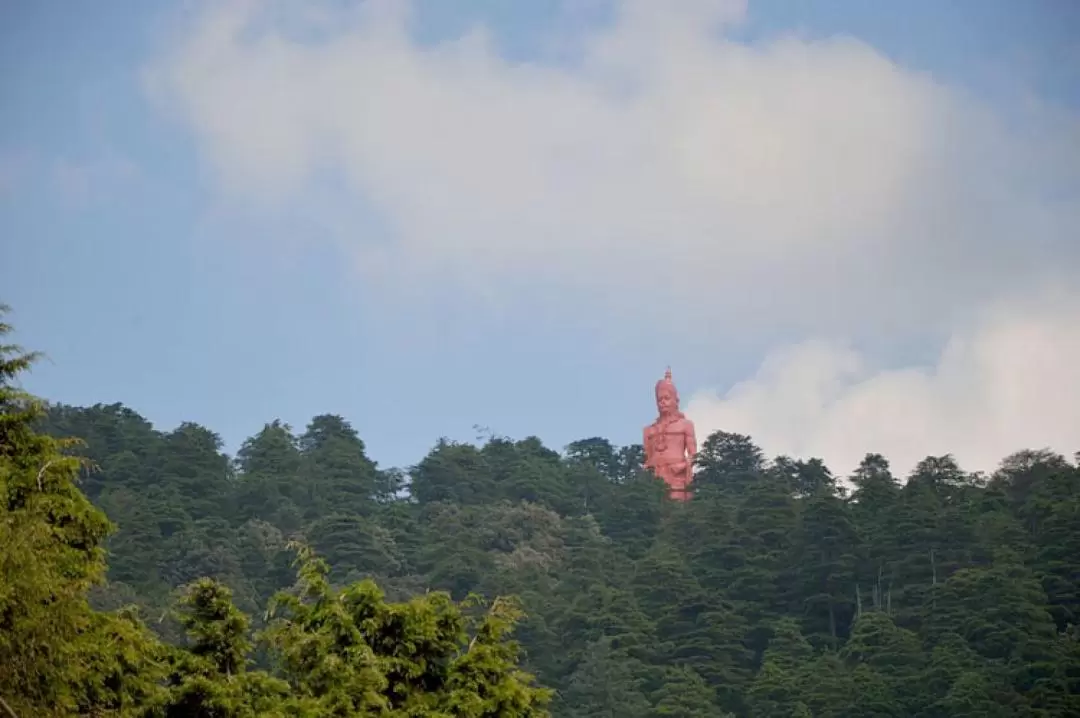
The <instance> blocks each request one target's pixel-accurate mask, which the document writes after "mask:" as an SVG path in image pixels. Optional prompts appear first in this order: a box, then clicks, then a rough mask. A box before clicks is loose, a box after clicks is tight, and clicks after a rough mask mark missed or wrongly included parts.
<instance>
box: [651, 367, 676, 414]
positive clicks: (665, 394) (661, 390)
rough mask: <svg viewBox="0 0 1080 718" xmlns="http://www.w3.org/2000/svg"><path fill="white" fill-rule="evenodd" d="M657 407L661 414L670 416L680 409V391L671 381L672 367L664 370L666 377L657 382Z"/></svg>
mask: <svg viewBox="0 0 1080 718" xmlns="http://www.w3.org/2000/svg"><path fill="white" fill-rule="evenodd" d="M656 408H657V410H659V412H660V415H661V416H670V415H671V414H673V413H675V412H677V411H678V410H679V391H678V390H677V389H676V388H675V383H674V382H673V381H671V367H668V369H667V371H666V372H664V378H663V379H661V380H660V381H658V382H656Z"/></svg>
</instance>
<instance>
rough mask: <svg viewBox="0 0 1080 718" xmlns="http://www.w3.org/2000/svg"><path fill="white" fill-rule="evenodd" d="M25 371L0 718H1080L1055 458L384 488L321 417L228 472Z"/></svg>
mask: <svg viewBox="0 0 1080 718" xmlns="http://www.w3.org/2000/svg"><path fill="white" fill-rule="evenodd" d="M24 357H25V355H22V354H19V353H18V352H16V351H15V350H14V349H13V348H11V347H8V348H6V354H5V356H4V357H3V360H4V364H3V369H4V370H3V379H4V381H5V383H4V388H3V391H4V393H3V395H2V398H0V409H2V412H3V414H2V423H0V450H2V451H0V462H2V463H0V490H3V491H4V493H5V494H6V496H7V501H6V507H5V508H4V511H5V513H4V515H3V519H4V522H5V523H2V524H0V532H3V534H2V535H0V541H3V542H4V543H3V545H4V546H5V551H8V549H7V547H8V546H9V545H10V546H15V547H16V548H15V549H13V550H11V551H8V554H7V556H5V559H4V566H3V572H2V574H0V576H2V577H3V579H4V581H5V583H6V585H3V586H0V662H4V663H5V664H6V668H5V669H0V670H6V671H7V673H5V674H4V675H3V676H0V697H2V698H5V699H7V702H8V703H9V704H11V705H12V706H16V710H17V706H26V707H27V708H26V711H27V712H26V713H25V715H31V714H33V715H78V714H81V715H162V716H165V715H168V716H188V715H192V716H233V715H236V716H241V715H252V716H254V715H297V716H301V715H310V716H323V715H325V716H331V715H333V716H351V715H356V716H361V715H363V716H367V715H372V716H374V715H386V716H395V715H402V716H404V715H433V716H440V715H445V716H519V715H520V716H527V715H546V714H547V712H549V711H550V714H551V715H554V716H559V717H565V718H600V717H605V718H646V717H653V716H673V717H683V718H698V717H700V718H704V717H706V716H748V717H753V718H774V717H780V716H785V717H786V716H814V717H825V716H830V717H837V718H839V717H840V716H844V717H846V718H852V717H856V716H896V717H903V716H920V717H927V718H931V717H933V718H938V717H940V718H946V717H950V718H960V717H970V718H975V717H980V718H981V717H994V716H1046V717H1047V718H1049V717H1050V716H1070V715H1071V716H1075V715H1080V628H1078V624H1080V469H1078V468H1077V467H1076V466H1075V465H1074V463H1071V462H1070V461H1069V460H1067V459H1066V458H1065V457H1063V456H1060V455H1057V454H1055V453H1052V452H1050V451H1046V450H1024V451H1019V452H1016V453H1012V454H1011V455H1008V456H1007V457H1006V458H1004V459H1003V461H1002V462H1001V464H1000V468H999V469H998V470H997V471H996V472H995V473H994V474H993V475H990V476H986V475H981V474H973V473H968V472H966V471H964V470H963V469H962V468H961V467H960V466H958V465H957V463H956V461H954V460H953V458H952V457H950V456H937V457H927V458H926V459H925V460H924V461H922V462H921V463H920V464H919V465H918V466H917V467H916V468H915V469H914V470H913V471H912V472H911V474H910V475H908V476H906V477H897V476H894V475H893V474H892V473H891V471H890V467H889V463H888V461H887V460H886V458H885V457H882V456H880V455H878V454H867V455H866V457H865V459H864V460H863V461H862V463H861V465H860V466H859V467H858V469H857V470H856V471H855V472H854V473H853V474H852V475H851V476H835V475H834V474H833V473H831V472H830V470H829V468H828V467H827V466H826V465H825V464H824V463H823V462H822V461H820V460H817V459H809V460H799V459H793V458H790V457H783V456H780V457H775V458H772V459H768V458H767V457H766V456H765V455H764V454H763V453H762V451H761V449H760V448H758V447H757V446H756V445H755V444H754V443H753V441H752V440H751V438H750V437H747V436H744V435H740V434H738V433H728V432H723V431H721V432H716V433H714V434H712V435H711V436H709V437H708V438H707V439H706V440H705V441H704V443H703V446H702V449H701V453H700V456H699V459H698V466H697V470H696V480H695V487H696V490H695V495H694V498H693V500H692V501H690V502H687V503H686V504H680V503H677V502H673V501H671V500H669V499H668V498H667V496H666V491H665V487H664V486H663V484H662V483H661V482H659V481H658V480H657V479H655V478H654V477H653V476H652V475H651V474H649V473H646V472H644V471H643V470H642V468H641V461H642V452H641V447H640V446H636V445H634V446H626V447H616V446H613V445H612V444H611V443H610V442H608V441H607V440H605V439H602V438H588V439H584V440H581V441H577V442H574V443H572V444H570V445H569V446H567V447H565V449H564V450H563V451H562V452H559V451H555V450H553V449H551V448H549V447H546V446H544V445H543V443H542V442H541V441H539V440H538V439H536V438H525V439H522V440H512V439H508V438H503V437H491V438H490V439H488V440H487V441H486V442H483V443H480V444H479V445H472V444H468V443H455V442H450V441H445V440H442V441H438V442H437V443H436V444H435V445H434V447H433V448H432V449H431V451H430V452H429V453H428V454H427V456H425V457H423V458H422V459H421V460H420V461H419V462H418V463H417V464H416V465H415V466H412V467H408V468H407V469H391V468H380V467H379V466H378V465H377V464H376V463H375V462H373V461H372V460H371V459H370V458H369V457H368V456H367V454H366V451H365V446H364V443H363V440H362V439H361V437H359V436H358V435H357V433H356V432H355V431H354V430H353V429H352V427H351V426H350V424H349V423H348V421H347V420H346V419H344V418H343V417H340V416H334V415H323V416H317V417H314V418H313V419H312V420H311V421H310V423H309V424H308V425H307V426H306V427H304V428H303V430H302V431H300V430H294V429H292V428H291V427H290V426H288V425H286V424H283V423H281V422H280V421H272V422H270V423H268V424H266V425H265V426H264V427H263V428H262V429H261V430H260V431H259V432H258V433H257V434H255V435H254V436H252V437H251V438H249V439H248V440H247V441H246V442H245V443H244V444H243V446H242V448H241V449H240V450H239V451H238V452H237V455H236V456H235V457H230V456H227V455H226V454H225V453H223V450H222V442H221V439H220V438H219V437H218V436H217V435H216V434H215V433H214V432H213V431H212V430H210V429H208V428H206V427H202V426H199V425H196V424H191V423H188V424H183V425H181V426H179V427H177V428H175V429H172V430H168V431H162V430H159V429H156V428H155V427H154V426H152V425H151V424H150V422H148V421H147V420H146V419H145V418H143V417H142V416H140V415H139V414H138V413H137V412H136V411H134V410H132V409H130V408H127V407H125V406H122V405H119V404H113V405H97V406H92V407H72V406H65V405H60V404H56V405H48V406H46V405H39V404H37V403H34V402H33V401H32V398H29V397H27V396H26V395H24V394H22V393H21V392H19V391H18V390H17V389H15V388H14V387H15V384H14V383H13V382H14V377H15V375H16V374H17V373H18V372H19V371H22V370H23V369H24V368H25V366H23V365H22V364H21V363H20V362H23V358H24ZM27 407H30V408H29V409H28V408H27ZM35 407H36V409H35ZM73 439H79V440H81V442H82V443H81V444H74V443H73V441H72V440H73ZM1013 448H1015V447H1003V449H1005V451H1003V452H1002V453H1003V454H1005V453H1007V451H1008V450H1011V449H1013ZM76 456H78V457H85V460H82V459H80V460H76V459H74V458H68V457H76ZM45 467H48V468H45ZM105 516H107V517H108V522H112V524H114V525H115V531H113V532H112V533H111V534H110V533H109V531H108V527H107V522H106V520H105V518H104V517H105ZM19 531H23V534H24V535H23V536H22V537H21V538H20V537H19V535H18V532H19ZM16 539H18V540H16ZM9 542H10V543H9ZM50 542H51V543H50ZM43 546H44V547H47V548H46V549H43V548H42V547H43ZM99 546H100V547H103V548H105V549H107V555H105V553H104V552H102V551H100V549H99ZM48 547H51V548H48ZM24 549H25V553H22V551H23V550H24ZM106 560H107V577H106V578H105V580H102V581H94V580H93V579H95V577H96V576H95V572H103V571H104V570H105V561H106ZM35 571H37V572H40V575H38V574H36V573H34V572H35ZM298 572H299V573H298ZM87 592H89V593H88V594H87ZM86 595H88V596H89V604H88V606H87V607H83V606H82V604H81V603H79V601H82V600H83V599H82V598H80V596H86ZM50 602H51V603H52V604H55V606H53V607H50V606H49V605H47V604H50ZM76 604H77V605H76ZM91 606H92V608H91ZM69 624H70V625H69ZM5 632H6V633H7V634H8V635H9V636H10V638H3V637H2V635H3V633H5ZM65 632H66V633H65ZM61 639H63V640H61ZM20 641H22V642H23V643H22V644H20V643H19V642H20ZM26 641H38V642H39V644H40V645H41V646H44V647H45V648H42V649H40V650H38V649H36V648H35V649H33V650H31V649H30V648H27V645H28V644H26V643H25V642H26ZM50 641H52V643H50ZM102 645H108V646H110V649H109V651H102V649H101V646H102ZM361 648H362V649H363V650H361ZM110 651H111V652H110ZM372 656H375V658H377V659H378V660H375V658H372ZM73 657H74V658H77V659H79V660H81V661H83V664H88V665H89V668H79V667H78V666H79V665H82V664H80V663H79V660H73ZM106 664H108V665H106ZM35 670H36V671H41V672H42V675H43V676H45V677H44V678H39V677H35V676H34V675H31V674H30V673H28V672H29V671H35ZM77 670H79V671H83V673H85V674H86V675H79V676H73V675H71V673H72V672H73V671H77ZM18 671H23V672H24V673H23V674H19V673H18ZM375 674H378V675H375ZM534 676H535V679H536V680H535V682H534V681H533V677H534ZM84 684H85V685H84ZM71 686H75V688H72V687H71ZM79 686H83V687H82V688H80V687H79ZM540 686H543V687H540ZM61 699H63V700H64V701H67V702H66V703H64V705H63V707H55V708H53V710H54V711H56V712H54V713H39V712H35V713H31V712H29V711H31V710H33V707H35V706H42V705H50V706H51V705H54V704H55V705H56V706H59V705H60V703H56V701H60V700H61ZM50 701H52V702H50ZM147 706H149V708H148V707H147ZM151 710H152V711H157V712H156V713H153V712H147V711H151ZM110 711H112V712H110ZM125 711H127V712H125ZM200 711H201V712H200ZM395 711H397V712H395ZM19 715H20V716H21V715H24V714H23V713H20V714H19Z"/></svg>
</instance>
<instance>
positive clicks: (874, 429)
mask: <svg viewBox="0 0 1080 718" xmlns="http://www.w3.org/2000/svg"><path fill="white" fill-rule="evenodd" d="M687 413H688V415H689V416H690V417H691V418H692V419H693V420H694V421H695V423H696V424H697V426H698V431H699V433H700V434H702V435H706V434H708V433H710V432H712V431H715V430H717V429H723V430H726V431H737V432H739V433H748V434H750V435H751V436H752V437H753V438H754V440H755V442H756V443H758V445H759V446H761V447H762V448H763V449H764V450H765V451H766V452H767V453H769V454H770V455H775V454H788V455H791V456H802V457H807V456H819V457H821V458H823V459H825V461H826V463H827V464H828V465H829V466H830V467H831V468H832V469H833V470H834V471H835V472H838V473H841V474H843V475H847V474H849V473H850V472H851V470H852V469H854V468H855V466H856V465H857V464H858V462H859V461H860V460H861V459H862V457H863V456H864V455H865V454H866V453H868V452H877V453H881V454H883V455H884V456H885V457H886V458H888V459H889V460H890V461H891V462H892V465H893V470H894V472H896V473H897V474H898V475H900V476H905V475H906V474H907V472H909V471H910V470H911V469H912V468H913V467H914V465H915V464H916V463H917V462H918V461H919V460H921V459H922V458H924V457H926V456H928V455H934V456H937V455H942V454H946V453H952V454H953V455H954V456H956V458H957V460H958V461H959V462H960V464H961V466H962V467H964V468H966V469H968V470H970V471H975V470H981V471H992V470H993V469H994V468H996V466H997V464H998V462H999V461H1000V460H1001V459H1003V458H1004V457H1005V456H1006V455H1007V454H1010V453H1012V452H1013V451H1017V450H1020V449H1029V448H1030V449H1039V448H1043V447H1049V448H1051V449H1053V450H1055V451H1058V452H1060V453H1063V454H1065V455H1066V456H1072V455H1073V453H1074V452H1076V451H1080V295H1076V294H1073V295H1071V296H1070V295H1069V294H1064V293H1047V294H1045V295H1043V296H1042V297H1040V299H1039V300H1038V301H1031V300H1029V301H1024V302H1010V303H1007V304H999V305H996V306H995V307H994V308H993V309H991V310H987V311H986V312H984V313H982V314H981V315H980V316H979V318H978V319H977V320H976V321H973V322H971V323H969V324H967V325H966V326H964V327H963V328H961V329H958V330H956V331H955V332H954V333H953V335H952V336H951V338H950V339H949V341H948V342H947V344H946V345H945V347H944V349H943V350H942V352H941V355H940V356H939V357H938V358H937V360H936V361H935V362H934V364H933V365H932V366H913V367H905V368H899V369H895V368H894V369H889V368H881V367H876V366H872V365H871V364H870V362H869V361H868V360H867V358H866V357H863V356H861V355H860V354H859V353H858V352H855V351H852V350H851V349H849V348H846V347H843V346H838V345H835V344H830V343H824V342H808V343H804V344H800V345H796V346H791V347H788V348H786V349H783V350H779V351H776V352H774V353H773V354H771V355H770V356H768V357H767V358H766V359H765V361H764V362H763V363H762V365H761V367H760V369H759V370H758V372H757V374H756V375H755V376H754V377H753V378H751V379H748V380H746V381H744V382H741V383H739V384H737V385H736V386H734V387H732V388H731V389H730V390H729V391H727V392H726V393H725V394H724V395H723V396H718V395H717V394H715V393H710V392H701V393H698V394H697V395H695V396H694V397H692V398H691V399H690V401H689V403H688V405H687Z"/></svg>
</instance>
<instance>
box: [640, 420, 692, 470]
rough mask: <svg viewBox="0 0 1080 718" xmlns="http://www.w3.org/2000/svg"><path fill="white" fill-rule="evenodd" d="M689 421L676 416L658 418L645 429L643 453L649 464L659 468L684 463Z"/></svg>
mask: <svg viewBox="0 0 1080 718" xmlns="http://www.w3.org/2000/svg"><path fill="white" fill-rule="evenodd" d="M689 432H690V421H689V420H688V419H687V418H686V417H684V416H682V415H681V414H677V415H675V416H672V417H660V418H658V419H657V420H656V421H654V422H653V423H652V424H650V425H649V426H648V427H647V428H646V429H645V437H646V439H645V441H646V443H645V453H646V458H647V461H648V463H649V464H652V465H653V466H661V465H664V464H670V463H674V462H677V461H686V458H687V456H686V453H687V439H688V435H689Z"/></svg>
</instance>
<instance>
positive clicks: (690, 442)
mask: <svg viewBox="0 0 1080 718" xmlns="http://www.w3.org/2000/svg"><path fill="white" fill-rule="evenodd" d="M686 453H687V456H688V457H689V459H688V461H689V462H690V466H691V471H693V468H692V467H693V464H694V457H695V456H697V433H696V432H695V431H694V422H692V421H689V420H687V422H686Z"/></svg>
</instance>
